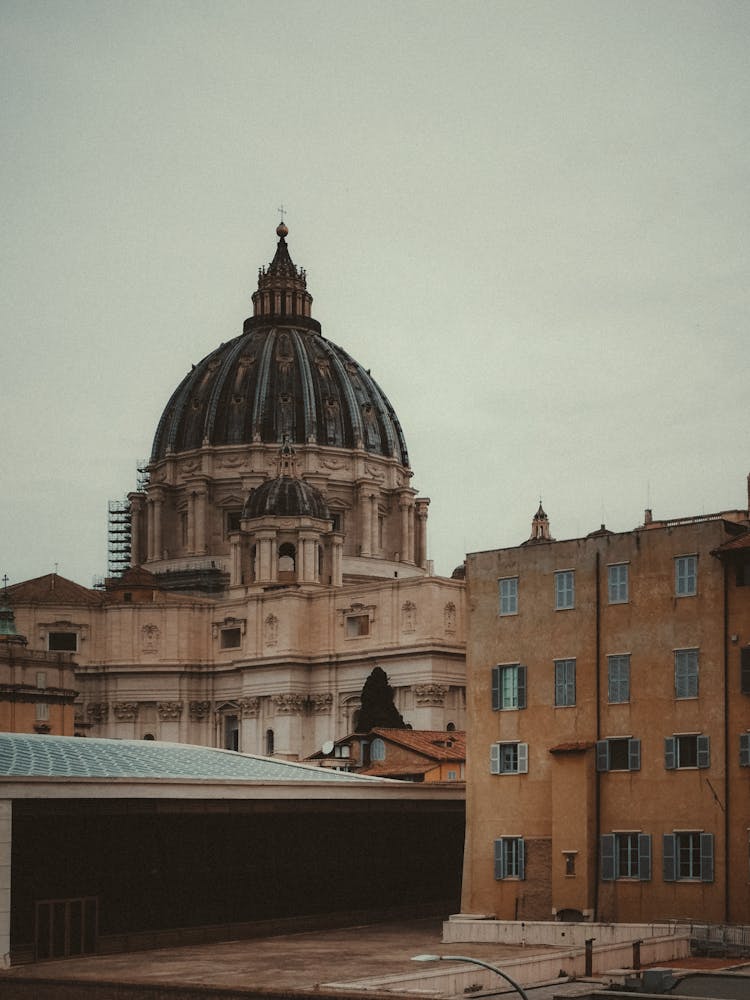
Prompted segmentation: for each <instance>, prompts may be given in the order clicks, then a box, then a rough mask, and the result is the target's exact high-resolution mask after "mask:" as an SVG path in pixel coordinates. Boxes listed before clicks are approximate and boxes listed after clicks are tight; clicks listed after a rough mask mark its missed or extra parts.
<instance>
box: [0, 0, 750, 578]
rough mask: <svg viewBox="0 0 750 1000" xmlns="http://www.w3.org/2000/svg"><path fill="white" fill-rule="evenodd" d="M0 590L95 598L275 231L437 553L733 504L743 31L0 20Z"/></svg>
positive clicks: (738, 397) (379, 7)
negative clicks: (117, 521)
mask: <svg viewBox="0 0 750 1000" xmlns="http://www.w3.org/2000/svg"><path fill="white" fill-rule="evenodd" d="M0 15H1V16H2V47H3V51H2V53H0V73H1V74H2V77H1V80H0V82H1V84H2V93H3V100H2V103H1V105H0V115H1V116H2V117H1V119H0V120H1V122H2V136H0V139H1V141H2V149H3V152H2V156H1V157H0V183H1V185H2V205H3V207H2V218H1V220H0V222H1V230H2V232H1V233H0V241H1V243H2V282H1V283H0V285H1V290H0V321H1V322H2V344H3V350H2V396H1V398H2V410H1V411H0V417H1V419H2V426H1V427H0V431H1V433H2V443H1V447H2V465H1V467H2V477H3V490H2V502H1V509H0V545H1V549H0V575H2V574H3V573H7V574H8V576H9V578H10V580H11V582H17V581H19V580H23V579H27V578H30V577H34V576H38V575H41V574H43V573H47V572H50V571H52V570H53V569H54V568H55V565H56V564H57V566H58V570H59V572H60V573H62V574H63V575H65V576H68V577H70V578H72V579H74V580H77V581H78V582H80V583H83V584H86V585H90V584H91V582H92V577H93V576H94V575H96V574H104V573H105V572H106V564H107V517H106V512H107V501H108V500H109V499H114V498H121V497H124V496H125V494H126V493H127V492H128V491H129V490H132V489H133V488H134V487H135V479H136V464H137V462H138V460H139V459H141V458H144V457H146V456H148V454H149V452H150V448H151V441H152V438H153V434H154V430H155V428H156V423H157V420H158V418H159V416H160V414H161V411H162V409H163V407H164V405H165V404H166V402H167V400H168V398H169V396H170V394H171V392H172V390H173V389H174V388H175V386H176V385H177V383H178V382H179V381H180V379H181V378H182V377H183V375H184V374H185V372H186V371H187V370H188V369H189V368H190V366H191V364H193V363H195V362H197V361H198V360H199V359H200V358H202V357H203V356H204V355H206V354H207V353H208V352H209V351H211V350H213V348H214V347H216V346H217V345H218V344H219V343H220V342H222V341H226V340H229V339H230V338H232V337H234V336H236V335H237V334H238V333H240V332H241V330H242V321H243V320H244V318H245V317H246V316H248V315H250V313H251V312H252V308H251V302H250V296H251V293H252V291H253V290H254V289H255V287H256V278H257V269H258V267H259V266H260V265H263V264H267V263H268V262H269V261H270V260H271V258H272V256H273V253H274V250H275V242H276V237H275V233H274V230H275V227H276V225H277V223H278V221H279V215H278V213H277V211H276V209H277V207H278V206H279V205H280V204H282V203H283V205H284V206H285V207H286V209H287V216H286V222H287V224H288V226H289V230H290V233H289V238H288V243H289V247H290V251H291V254H292V258H293V260H294V261H295V263H296V264H298V265H300V266H303V267H305V268H306V269H307V275H308V288H309V290H310V291H311V293H312V295H313V296H314V303H313V315H314V316H315V317H316V318H317V319H318V320H320V322H321V323H322V325H323V332H324V334H325V335H326V336H327V337H328V338H329V339H330V340H332V341H334V342H335V343H337V344H340V345H341V346H342V347H344V348H346V349H347V350H348V351H349V352H350V353H351V354H352V355H353V356H354V357H355V358H356V359H357V360H358V361H359V362H361V363H362V364H363V365H364V366H365V367H366V368H370V369H371V370H372V373H373V375H374V377H375V378H376V379H377V381H378V382H379V384H380V386H381V388H382V389H383V390H384V391H385V393H386V394H387V395H388V397H389V398H390V400H391V402H392V403H393V405H394V407H395V409H396V412H397V414H398V415H399V418H400V420H401V423H402V426H403V428H404V432H405V435H406V440H407V444H408V446H409V451H410V457H411V464H412V468H413V470H414V479H413V484H414V485H415V486H416V488H417V489H418V491H419V493H420V495H421V496H429V497H430V498H431V500H432V503H431V507H430V520H429V548H430V555H431V556H432V558H433V559H434V561H435V568H436V571H437V572H439V573H444V574H449V573H450V572H451V570H452V569H453V567H454V566H456V565H457V564H458V563H460V562H461V561H462V559H463V556H464V553H465V552H467V551H475V550H479V549H488V548H495V547H499V546H506V545H516V544H518V543H519V542H521V541H523V540H524V539H525V538H527V537H528V534H529V529H530V522H531V517H532V515H533V513H534V511H535V509H536V506H537V504H538V502H539V499H540V497H541V498H542V500H543V502H544V506H545V509H546V510H547V513H548V514H549V516H550V521H551V525H552V532H553V534H554V535H555V536H556V537H557V538H566V537H573V536H576V535H582V534H586V533H587V532H589V531H591V530H593V529H595V528H598V527H599V525H600V524H601V523H602V522H604V523H606V524H607V526H608V527H610V528H612V529H613V530H616V531H623V530H629V529H631V528H633V527H635V526H637V525H638V524H640V523H642V520H643V510H644V508H645V507H647V506H650V507H652V508H653V510H654V516H655V517H676V516H682V515H688V514H695V513H704V512H712V511H716V510H720V509H728V508H736V507H746V506H747V488H746V476H747V473H748V471H750V453H749V450H748V447H747V435H748V354H747V323H748V287H749V282H748V257H749V256H750V254H749V252H748V240H749V237H748V233H750V220H749V219H748V191H749V190H750V170H749V167H750V162H749V161H750V100H749V98H750V73H749V72H748V52H749V51H750V3H747V2H746V0H742V2H731V0H729V2H710V0H707V2H691V0H678V2H661V3H660V2H658V0H648V2H637V0H623V2H608V0H596V2H594V0H590V2H588V0H551V2H537V0H524V2H520V0H519V2H502V0H495V2H472V0H468V2H467V0H464V2H457V0H449V2H447V0H432V2H417V0H412V2H408V0H399V2H369V3H364V2H357V0H335V2H334V0H331V2H319V0H308V2H299V0H285V2H283V3H269V2H255V0H246V2H234V0H223V2H213V0H203V2H199V0H191V2H188V0H185V2H178V0H162V2H157V0H152V2H145V0H121V2H106V0H90V2H67V0H47V2H40V0H3V2H2V4H1V5H0Z"/></svg>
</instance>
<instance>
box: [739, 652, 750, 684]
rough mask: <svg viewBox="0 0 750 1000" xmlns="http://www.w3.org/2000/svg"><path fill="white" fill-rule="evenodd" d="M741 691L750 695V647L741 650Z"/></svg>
mask: <svg viewBox="0 0 750 1000" xmlns="http://www.w3.org/2000/svg"><path fill="white" fill-rule="evenodd" d="M740 691H741V692H742V693H743V694H750V646H746V647H745V648H744V649H741V650H740Z"/></svg>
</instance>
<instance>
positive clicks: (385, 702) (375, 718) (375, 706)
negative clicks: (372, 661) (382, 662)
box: [357, 667, 407, 733]
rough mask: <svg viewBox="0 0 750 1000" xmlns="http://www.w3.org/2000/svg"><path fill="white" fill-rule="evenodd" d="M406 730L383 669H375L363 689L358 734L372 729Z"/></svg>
mask: <svg viewBox="0 0 750 1000" xmlns="http://www.w3.org/2000/svg"><path fill="white" fill-rule="evenodd" d="M375 728H382V729H406V728H407V725H406V723H405V722H404V720H403V717H402V715H401V713H400V712H399V711H398V709H397V708H396V706H395V705H394V704H393V688H392V687H391V686H390V684H389V683H388V675H387V674H386V672H385V670H383V668H382V667H375V668H374V669H373V671H372V673H371V674H370V676H369V677H368V678H367V680H366V681H365V686H364V687H363V688H362V708H361V709H360V711H359V718H358V720H357V732H358V733H368V732H369V731H370V730H371V729H375Z"/></svg>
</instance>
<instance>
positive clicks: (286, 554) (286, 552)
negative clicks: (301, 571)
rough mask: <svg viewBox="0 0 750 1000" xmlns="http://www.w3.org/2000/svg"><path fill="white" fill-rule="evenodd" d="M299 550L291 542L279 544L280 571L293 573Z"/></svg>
mask: <svg viewBox="0 0 750 1000" xmlns="http://www.w3.org/2000/svg"><path fill="white" fill-rule="evenodd" d="M296 555H297V551H296V549H295V548H294V546H293V545H292V543H291V542H282V544H281V545H280V546H279V573H293V572H294V569H295V558H296Z"/></svg>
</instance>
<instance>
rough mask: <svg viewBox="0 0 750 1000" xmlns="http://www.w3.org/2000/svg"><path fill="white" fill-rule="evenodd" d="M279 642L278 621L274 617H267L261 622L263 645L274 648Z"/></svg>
mask: <svg viewBox="0 0 750 1000" xmlns="http://www.w3.org/2000/svg"><path fill="white" fill-rule="evenodd" d="M278 641H279V619H278V618H277V617H276V615H268V616H267V617H266V619H265V621H264V622H263V643H264V645H266V646H275V645H276V643H277V642H278Z"/></svg>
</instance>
